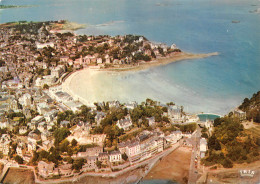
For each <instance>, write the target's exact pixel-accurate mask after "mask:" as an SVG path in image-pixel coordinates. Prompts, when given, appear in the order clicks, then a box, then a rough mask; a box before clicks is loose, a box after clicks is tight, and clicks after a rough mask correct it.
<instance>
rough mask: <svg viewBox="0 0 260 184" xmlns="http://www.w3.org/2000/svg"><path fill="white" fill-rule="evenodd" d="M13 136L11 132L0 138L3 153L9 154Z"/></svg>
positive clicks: (0, 149) (0, 148)
mask: <svg viewBox="0 0 260 184" xmlns="http://www.w3.org/2000/svg"><path fill="white" fill-rule="evenodd" d="M10 144H11V138H10V135H9V134H2V137H1V138H0V151H2V152H3V155H8V153H9V150H10Z"/></svg>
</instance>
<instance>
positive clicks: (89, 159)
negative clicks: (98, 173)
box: [87, 156, 97, 168]
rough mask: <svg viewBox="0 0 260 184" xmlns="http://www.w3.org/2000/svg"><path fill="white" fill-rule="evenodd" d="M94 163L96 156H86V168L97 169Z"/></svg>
mask: <svg viewBox="0 0 260 184" xmlns="http://www.w3.org/2000/svg"><path fill="white" fill-rule="evenodd" d="M96 163H97V156H88V157H87V164H88V167H90V168H96V167H97V165H96Z"/></svg>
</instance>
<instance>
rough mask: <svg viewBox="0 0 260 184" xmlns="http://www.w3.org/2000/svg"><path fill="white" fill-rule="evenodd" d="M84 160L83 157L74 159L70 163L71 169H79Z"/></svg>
mask: <svg viewBox="0 0 260 184" xmlns="http://www.w3.org/2000/svg"><path fill="white" fill-rule="evenodd" d="M84 162H85V160H84V159H83V158H80V159H78V160H74V162H73V164H72V169H75V170H77V171H79V170H80V169H82V166H83V165H84Z"/></svg>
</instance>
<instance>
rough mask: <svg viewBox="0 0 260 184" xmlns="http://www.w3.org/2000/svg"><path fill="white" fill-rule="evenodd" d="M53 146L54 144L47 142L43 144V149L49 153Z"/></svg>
mask: <svg viewBox="0 0 260 184" xmlns="http://www.w3.org/2000/svg"><path fill="white" fill-rule="evenodd" d="M52 146H53V142H51V141H49V140H46V141H43V142H42V148H43V149H44V150H46V151H48V150H49V149H50V148H51V147H52Z"/></svg>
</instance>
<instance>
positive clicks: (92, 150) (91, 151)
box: [73, 147, 103, 158]
mask: <svg viewBox="0 0 260 184" xmlns="http://www.w3.org/2000/svg"><path fill="white" fill-rule="evenodd" d="M99 153H103V148H102V147H94V148H87V150H86V151H85V152H78V153H77V155H74V156H73V157H75V158H87V157H88V156H96V157H97V156H98V155H99Z"/></svg>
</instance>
